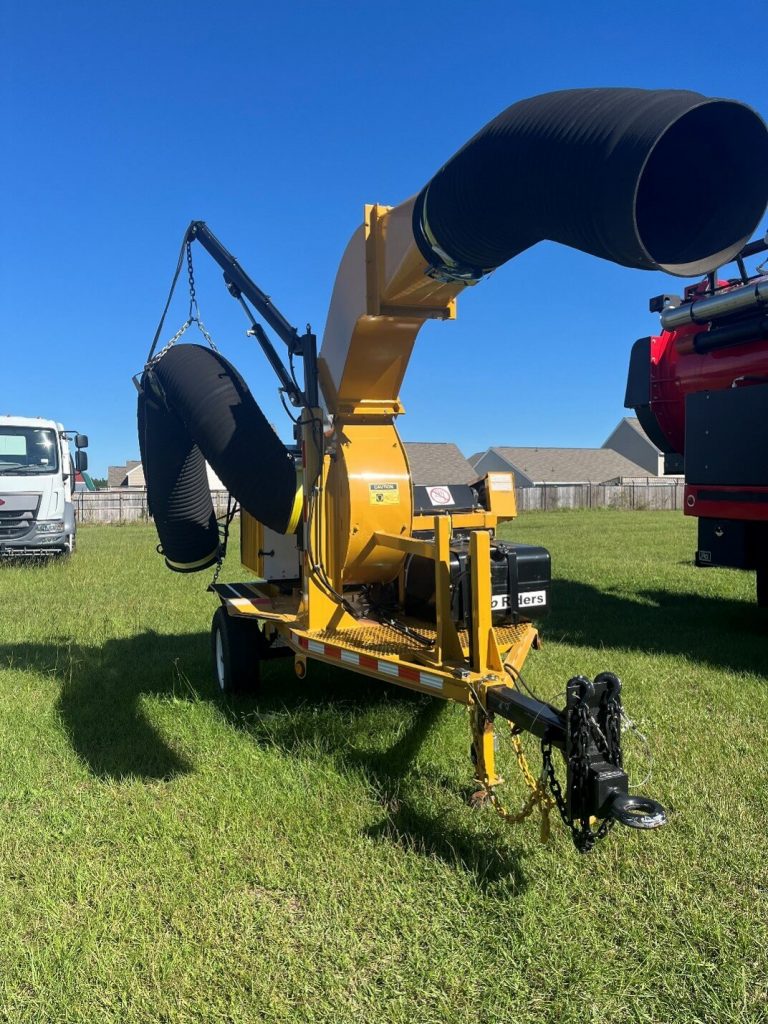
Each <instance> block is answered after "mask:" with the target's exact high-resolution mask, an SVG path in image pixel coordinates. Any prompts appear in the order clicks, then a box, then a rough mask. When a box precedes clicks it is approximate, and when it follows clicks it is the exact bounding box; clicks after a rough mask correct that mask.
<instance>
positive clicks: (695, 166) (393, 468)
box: [138, 89, 768, 851]
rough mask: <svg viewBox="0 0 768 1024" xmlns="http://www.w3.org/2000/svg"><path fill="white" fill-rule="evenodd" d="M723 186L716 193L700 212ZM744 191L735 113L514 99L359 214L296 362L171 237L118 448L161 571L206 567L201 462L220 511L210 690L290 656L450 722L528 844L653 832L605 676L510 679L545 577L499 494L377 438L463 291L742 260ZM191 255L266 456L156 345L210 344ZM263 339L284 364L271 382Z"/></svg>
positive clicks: (392, 434)
mask: <svg viewBox="0 0 768 1024" xmlns="http://www.w3.org/2000/svg"><path fill="white" fill-rule="evenodd" d="M723 181H726V182H727V181H736V182H738V183H739V188H738V189H733V190H728V189H723V188H722V182H723ZM766 183H768V133H766V128H765V125H764V124H763V122H762V121H761V120H760V118H759V117H758V116H757V115H756V114H755V113H754V112H753V111H752V110H750V109H749V108H748V107H745V106H743V105H742V104H739V103H736V102H732V101H727V100H717V99H707V98H706V97H704V96H701V95H699V94H697V93H691V92H679V91H645V90H640V89H581V90H571V91H566V92H557V93H551V94H547V95H543V96H537V97H533V98H531V99H527V100H523V101H521V102H519V103H516V104H514V105H513V106H511V107H509V108H508V109H507V110H505V111H504V112H503V113H502V114H500V115H499V116H498V117H497V118H495V119H494V120H493V121H491V122H490V123H489V124H488V125H486V126H485V127H484V128H483V129H481V131H480V132H479V133H478V134H477V135H476V136H475V137H474V138H473V139H471V140H470V141H469V142H468V143H467V144H466V145H465V146H464V147H463V149H461V150H460V151H459V152H458V153H457V154H456V155H455V156H454V157H452V158H451V159H450V160H449V161H448V162H447V163H446V164H445V165H444V166H443V167H442V169H441V170H440V171H438V173H437V174H436V175H435V176H434V178H432V180H431V181H430V182H429V183H428V184H427V185H426V186H425V187H424V188H423V189H421V191H420V192H419V193H418V194H417V195H415V196H414V197H412V198H411V199H409V200H407V201H406V202H403V203H401V204H400V205H399V206H395V207H386V206H378V205H371V206H367V207H366V208H365V212H364V217H363V222H362V223H361V225H360V226H359V227H358V229H357V230H356V231H355V233H354V234H353V236H352V238H351V240H350V242H349V244H348V246H347V249H346V251H345V253H344V255H343V257H342V260H341V264H340V266H339V270H338V274H337V278H336V283H335V286H334V290H333V295H332V298H331V304H330V310H329V313H328V320H327V324H326V328H325V334H324V337H323V341H322V345H321V347H320V350H319V353H317V351H316V343H315V337H314V335H313V334H312V332H311V330H310V329H309V327H308V328H307V330H306V331H305V332H304V333H303V334H301V333H299V331H297V329H296V328H295V327H293V326H292V325H291V324H290V323H289V322H288V321H287V320H286V319H285V318H284V317H283V315H282V314H281V313H280V312H279V310H277V308H276V307H275V306H274V305H273V304H272V302H271V300H270V299H269V298H268V296H267V295H265V294H264V292H262V291H261V290H260V289H259V287H258V286H257V285H256V284H255V283H254V282H253V281H252V280H251V279H250V278H249V277H248V275H247V274H246V273H245V272H244V271H243V269H242V268H241V267H240V265H239V264H238V262H237V261H236V260H235V258H234V257H233V256H231V255H230V254H229V253H228V252H227V250H226V249H225V248H224V247H223V246H222V245H221V243H220V242H219V241H218V240H217V239H216V238H215V236H214V235H213V234H212V233H211V231H210V230H209V229H208V227H207V226H206V225H205V224H204V223H202V222H199V221H198V222H193V223H192V224H191V225H190V227H189V228H188V230H187V233H186V235H185V237H184V241H183V244H182V250H181V253H180V256H179V264H178V266H177V270H176V276H175V278H174V284H175V283H176V280H177V279H178V276H179V273H180V271H181V269H182V266H183V262H184V257H185V255H186V258H187V264H188V270H189V277H190V315H189V318H188V320H187V321H186V323H185V324H184V325H183V327H182V329H181V330H180V331H179V332H178V333H177V334H176V335H175V336H174V337H173V338H171V340H170V342H168V344H166V345H165V347H164V348H162V349H161V350H159V351H156V349H157V343H158V340H159V338H160V333H161V330H162V324H163V320H161V323H160V326H159V327H158V331H157V334H156V336H155V342H154V344H153V346H152V349H151V351H150V356H149V359H148V362H147V364H146V366H145V369H144V372H143V374H142V375H141V379H140V380H139V381H138V386H139V434H140V443H141V452H142V458H143V461H144V467H145V475H146V479H147V490H148V499H149V503H150V510H151V512H152V515H153V516H154V519H155V523H156V525H157V529H158V533H159V536H160V541H161V549H162V551H163V554H164V555H165V558H166V561H167V563H168V565H169V566H170V567H171V568H172V569H175V570H179V571H192V570H195V569H201V568H204V567H206V566H210V565H213V564H215V563H217V562H218V563H219V564H220V559H221V548H220V539H219V532H218V530H217V523H216V519H215V517H214V514H213V508H212V506H211V500H210V495H209V492H208V485H207V480H206V475H205V460H207V461H208V462H209V463H210V464H211V465H212V466H213V468H214V470H215V471H216V473H217V474H218V475H219V477H220V478H221V480H222V481H223V483H224V484H225V486H226V487H227V488H228V490H229V491H230V493H231V495H232V496H233V498H234V499H236V500H237V502H239V504H240V507H241V510H242V514H241V521H242V531H241V536H242V542H241V543H242V561H243V563H244V565H245V566H246V567H247V568H248V569H249V570H250V571H251V572H252V573H253V574H255V576H256V579H254V580H253V581H251V582H247V583H239V584H224V583H218V582H214V584H213V585H212V589H213V590H215V592H216V594H217V595H218V597H219V599H220V602H221V606H220V607H219V609H218V610H217V612H216V614H215V616H214V619H213V630H212V647H213V656H214V667H215V672H216V678H217V680H218V683H219V685H220V686H221V688H222V689H223V690H224V691H234V690H237V689H247V688H252V687H253V685H254V683H255V682H256V680H257V678H258V667H259V664H260V662H261V661H262V660H264V659H265V658H268V657H275V656H279V655H285V654H288V655H290V656H292V657H293V659H294V663H295V668H296V673H297V674H298V676H299V677H301V678H303V677H304V676H305V675H306V673H307V670H308V666H309V663H310V662H311V661H322V662H326V663H329V664H332V665H336V666H338V667H339V668H343V669H346V670H347V671H350V672H355V673H359V674H362V675H367V676H372V677H375V678H377V679H381V680H383V681H384V682H387V683H391V684H395V685H398V686H404V687H407V688H408V689H412V690H418V691H420V692H422V693H426V694H430V695H432V696H434V697H442V698H444V699H447V700H453V701H457V702H459V703H462V704H464V705H466V706H468V708H469V710H470V721H471V732H472V747H471V750H472V759H473V762H474V770H475V778H476V780H477V782H478V783H479V784H480V786H481V787H482V791H483V792H484V794H485V796H486V797H487V798H488V799H489V800H490V801H491V802H492V803H493V804H494V805H495V806H496V807H497V809H499V811H500V812H501V813H502V814H504V816H505V817H507V818H508V819H509V820H513V821H514V820H518V819H520V818H521V817H524V816H526V815H527V814H528V813H530V812H531V811H532V810H534V809H536V808H538V809H539V810H540V811H541V812H542V813H543V814H544V816H545V821H546V816H547V814H548V812H549V810H550V808H551V807H554V806H557V808H558V810H559V812H560V815H561V817H562V818H563V820H564V822H565V824H566V825H567V826H568V828H569V829H570V830H571V833H572V835H573V839H574V841H575V844H576V846H577V848H578V849H579V850H581V851H587V850H589V849H591V848H592V847H593V846H594V844H595V842H596V841H597V839H599V838H602V837H603V836H604V835H605V834H606V833H607V832H608V830H609V829H610V826H611V825H612V824H613V823H614V822H615V821H619V822H621V823H622V824H625V825H629V826H632V827H635V828H642V829H651V828H655V827H657V826H658V825H661V824H663V822H664V820H665V819H664V812H663V810H662V808H661V807H660V806H659V805H658V804H657V803H655V802H654V801H652V800H650V799H648V798H646V797H641V796H631V795H629V793H628V782H627V776H626V774H625V772H624V770H623V768H622V752H621V724H622V709H621V699H620V683H619V680H618V679H617V677H616V676H614V675H613V674H611V673H608V672H606V673H602V674H601V675H599V676H598V677H597V678H596V679H594V680H588V679H586V678H584V677H582V676H578V675H575V676H574V677H573V678H572V679H571V680H570V682H569V683H568V684H567V687H566V694H567V696H566V703H565V707H564V708H561V709H558V708H555V707H553V706H551V705H549V704H547V703H544V702H542V701H540V700H538V699H536V698H535V697H534V696H532V695H531V694H530V693H527V692H526V691H525V686H524V684H523V682H522V677H521V675H520V673H521V669H522V667H523V663H524V661H525V659H526V657H527V655H528V652H529V651H530V649H531V648H532V647H536V646H537V643H538V633H537V630H536V627H535V626H534V624H533V622H534V621H535V620H536V619H537V618H538V617H539V616H540V615H541V614H543V613H544V612H545V611H546V609H547V606H548V603H549V581H550V568H549V555H548V553H547V552H546V551H545V550H544V549H543V548H537V547H535V546H531V545H515V544H511V543H508V542H506V541H502V540H500V539H498V538H497V537H496V527H497V525H498V523H499V522H501V521H503V520H505V519H510V518H512V517H513V516H514V515H515V494H514V489H513V480H512V478H511V476H508V475H505V474H495V473H489V474H488V475H486V476H485V477H484V478H483V479H482V480H479V481H477V483H476V484H475V485H474V487H454V486H449V485H445V486H443V485H441V483H440V481H435V486H433V487H414V486H413V483H412V480H411V474H410V470H409V466H408V459H407V456H406V452H405V449H404V447H403V444H402V442H401V441H400V437H399V435H398V432H397V429H396V427H395V421H396V419H397V417H398V416H401V415H402V414H403V413H404V411H405V410H404V409H403V406H402V404H401V401H400V397H399V395H400V388H401V384H402V381H403V377H404V375H405V372H406V369H407V367H408V362H409V359H410V356H411V352H412V349H413V345H414V343H415V341H416V336H417V334H418V332H419V329H420V327H421V325H422V324H423V323H424V321H425V320H427V319H429V318H436V319H443V320H446V319H452V318H453V317H455V315H456V299H457V296H458V295H459V294H460V293H461V292H463V291H464V290H465V289H467V288H469V287H472V286H473V285H475V284H476V283H477V282H478V281H480V280H481V279H482V278H483V276H484V275H485V274H487V273H489V272H490V271H492V270H494V269H496V268H497V267H499V266H501V265H502V264H503V263H505V262H506V261H507V260H509V259H510V258H511V257H513V256H515V255H516V254H517V253H519V252H521V251H522V250H524V249H526V248H527V247H529V246H531V245H533V244H535V243H536V242H537V241H540V240H542V239H550V240H554V241H558V242H562V243H563V244H565V245H569V246H573V247H575V248H577V249H581V250H583V251H585V252H588V253H592V254H593V255H595V256H598V257H601V258H603V259H608V260H611V261H613V262H615V263H619V264H621V265H624V266H630V267H637V268H639V269H662V270H666V271H668V272H669V273H672V274H678V275H692V274H699V273H702V272H706V271H709V270H711V269H712V268H713V267H715V266H718V265H720V264H722V263H724V262H726V261H727V260H728V259H730V258H732V257H733V255H735V253H737V252H738V250H739V249H740V248H741V246H742V245H743V244H744V242H745V241H746V239H748V238H749V236H750V234H751V232H752V231H753V229H754V227H755V225H756V224H757V223H758V221H759V218H760V216H761V214H762V212H763V209H764V207H765V200H766V188H767V187H768V186H767V184H766ZM195 241H197V242H199V243H200V244H202V245H203V247H204V248H205V249H206V250H207V251H208V252H209V253H210V255H211V256H213V258H214V259H215V260H216V261H217V262H218V263H219V265H220V266H221V267H222V269H223V270H224V279H225V283H226V285H227V288H228V289H229V291H230V292H231V294H232V295H233V296H234V297H235V298H236V299H237V300H238V301H239V302H240V304H241V305H242V307H243V309H244V311H245V313H246V315H247V316H248V318H249V320H250V322H251V328H250V331H249V333H250V334H251V335H252V336H253V337H255V338H256V340H257V341H258V342H259V344H260V345H261V347H262V349H263V350H264V352H265V354H266V355H267V358H268V360H269V362H270V364H271V365H272V367H273V369H274V370H275V372H276V373H277V375H278V378H279V381H280V390H281V394H282V396H283V397H284V399H285V400H286V402H285V404H286V409H287V410H288V411H289V413H291V407H293V409H294V410H295V415H293V413H291V415H292V417H293V418H294V420H295V428H294V435H295V441H296V444H295V445H293V446H285V445H283V444H282V442H281V441H280V440H279V438H278V437H277V435H276V434H275V432H274V430H273V429H272V427H271V426H270V425H269V424H268V423H267V421H266V420H265V418H264V416H263V414H262V413H261V411H260V410H259V408H258V406H257V405H256V403H255V401H254V400H253V398H252V396H251V395H250V392H249V391H248V389H247V387H246V385H245V383H244V381H243V380H242V378H241V377H240V376H239V374H238V373H237V371H236V370H235V368H234V367H233V366H232V365H231V364H230V363H228V362H227V360H225V359H224V358H223V357H222V356H221V355H220V354H219V353H218V352H217V351H215V349H214V348H213V347H212V346H211V345H209V346H208V347H206V346H205V345H187V344H179V343H178V342H179V341H180V340H181V336H182V335H183V333H184V331H185V330H186V329H187V328H188V327H189V326H190V325H195V326H196V327H198V328H199V329H200V331H201V333H202V335H203V337H204V339H205V341H206V342H209V343H210V340H211V339H210V336H209V335H208V333H207V331H206V330H205V328H204V327H203V325H202V324H201V323H200V321H199V317H198V314H197V306H196V301H195V292H194V278H193V276H192V243H193V242H195ZM172 290H173V289H172ZM169 301H170V298H169ZM167 308H168V307H167V305H166V310H167ZM262 321H263V323H265V324H266V325H267V327H269V328H271V329H272V331H273V332H274V333H275V334H276V335H277V336H278V337H279V338H280V339H281V341H282V342H283V343H284V344H285V345H286V348H287V350H288V354H289V365H288V366H287V367H286V366H285V365H284V363H283V361H282V360H281V358H280V356H279V355H278V353H277V351H276V350H275V348H274V347H273V345H272V342H271V340H270V338H269V336H268V334H267V332H266V330H265V329H264V326H263V324H262ZM436 357H437V358H439V353H437V355H436ZM468 358H472V356H469V355H468ZM294 362H296V363H297V365H298V364H299V363H300V364H301V367H302V370H303V381H302V383H301V384H300V383H299V381H298V380H297V376H296V373H295V372H294ZM288 403H290V404H288ZM498 717H501V718H504V719H507V720H508V721H509V722H510V723H512V726H513V734H514V740H513V742H515V743H516V744H517V749H518V752H519V755H520V756H519V761H520V764H521V767H523V769H524V775H525V778H526V781H527V783H528V787H529V797H528V800H527V802H526V804H525V805H524V806H523V808H522V809H521V810H520V811H519V812H518V813H509V812H507V811H506V810H505V809H504V807H503V805H502V803H501V800H500V797H499V786H500V784H501V781H502V780H501V779H500V777H499V775H498V774H497V770H496V766H495V760H494V734H493V730H494V720H495V719H497V718H498ZM522 732H530V733H532V734H534V735H535V736H536V737H538V738H539V739H540V742H541V751H542V769H541V772H540V774H539V775H538V776H536V775H534V774H532V773H531V772H530V771H529V770H528V769H527V765H526V764H525V759H524V757H523V754H522V749H521V748H520V747H519V738H518V734H519V733H522ZM555 750H558V751H559V752H560V753H559V754H558V755H555V753H554V752H555ZM560 755H562V757H560ZM555 758H557V760H558V764H557V766H556V764H555ZM560 778H562V782H561V781H559V779H560Z"/></svg>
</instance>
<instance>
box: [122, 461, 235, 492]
mask: <svg viewBox="0 0 768 1024" xmlns="http://www.w3.org/2000/svg"><path fill="white" fill-rule="evenodd" d="M205 468H206V469H207V471H208V486H209V488H210V489H211V490H212V491H226V487H225V486H224V484H223V483H222V482H221V480H219V478H218V477H217V476H216V474H215V473H214V471H213V470H212V469H211V467H210V466H209V465H208V463H206V464H205ZM107 486H108V487H110V488H112V487H128V488H131V489H136V490H139V489H140V490H145V489H146V486H147V482H146V480H145V479H144V467H143V466H142V464H141V463H140V462H139V460H138V459H129V460H128V461H127V462H126V464H125V465H124V466H110V467H109V469H108V470H107Z"/></svg>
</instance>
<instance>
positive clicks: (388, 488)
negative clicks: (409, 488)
mask: <svg viewBox="0 0 768 1024" xmlns="http://www.w3.org/2000/svg"><path fill="white" fill-rule="evenodd" d="M368 493H369V494H370V500H371V504H372V505H399V504H400V484H368Z"/></svg>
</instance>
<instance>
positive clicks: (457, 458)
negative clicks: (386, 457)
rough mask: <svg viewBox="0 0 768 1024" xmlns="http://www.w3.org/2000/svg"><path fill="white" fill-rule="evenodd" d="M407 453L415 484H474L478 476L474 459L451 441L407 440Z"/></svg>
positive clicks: (427, 485) (426, 485)
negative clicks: (466, 457) (471, 459)
mask: <svg viewBox="0 0 768 1024" xmlns="http://www.w3.org/2000/svg"><path fill="white" fill-rule="evenodd" d="M403 444H404V447H405V454H406V455H407V456H408V465H409V466H410V467H411V477H412V478H413V483H414V485H416V486H417V487H418V486H422V485H423V486H425V487H431V486H433V485H436V484H471V483H474V481H475V480H477V477H478V474H477V473H476V472H475V469H474V467H473V466H472V463H471V462H469V460H468V459H465V458H464V456H463V455H462V454H461V452H460V451H459V449H458V448H457V447H456V445H455V444H451V443H449V442H447V441H405V442H403Z"/></svg>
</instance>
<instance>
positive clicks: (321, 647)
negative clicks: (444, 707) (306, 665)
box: [291, 631, 443, 691]
mask: <svg viewBox="0 0 768 1024" xmlns="http://www.w3.org/2000/svg"><path fill="white" fill-rule="evenodd" d="M291 640H292V641H293V642H294V643H295V644H297V645H298V646H299V647H301V648H302V650H305V651H306V652H307V653H308V654H319V655H321V656H322V657H324V658H330V659H332V660H335V661H340V662H343V663H344V664H345V665H350V666H351V667H356V668H362V669H366V670H367V671H369V672H376V673H378V674H379V675H382V676H390V677H391V678H393V679H402V680H404V681H406V682H409V683H416V684H417V685H419V686H426V687H427V689H429V690H437V691H439V690H442V689H443V680H442V679H441V678H440V677H439V676H436V675H434V674H433V673H431V672H423V671H422V670H421V669H419V668H414V667H413V666H411V665H400V664H398V663H397V662H395V661H384V660H383V659H382V658H374V657H373V656H372V655H370V654H358V653H357V651H348V650H345V649H344V648H342V647H335V646H334V645H333V644H326V643H323V641H322V640H312V639H310V637H307V636H301V635H300V634H299V633H294V632H293V631H291Z"/></svg>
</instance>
